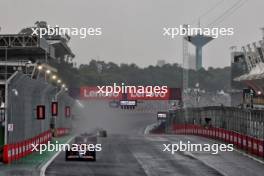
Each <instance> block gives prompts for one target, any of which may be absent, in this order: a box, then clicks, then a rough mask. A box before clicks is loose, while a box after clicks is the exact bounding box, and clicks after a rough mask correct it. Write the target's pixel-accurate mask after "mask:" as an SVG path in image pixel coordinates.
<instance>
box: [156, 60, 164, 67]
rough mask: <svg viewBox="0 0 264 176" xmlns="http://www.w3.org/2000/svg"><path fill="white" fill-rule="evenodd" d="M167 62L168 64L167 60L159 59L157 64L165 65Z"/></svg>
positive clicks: (159, 65)
mask: <svg viewBox="0 0 264 176" xmlns="http://www.w3.org/2000/svg"><path fill="white" fill-rule="evenodd" d="M165 64H166V61H165V60H158V61H157V66H158V67H163V66H164V65H165Z"/></svg>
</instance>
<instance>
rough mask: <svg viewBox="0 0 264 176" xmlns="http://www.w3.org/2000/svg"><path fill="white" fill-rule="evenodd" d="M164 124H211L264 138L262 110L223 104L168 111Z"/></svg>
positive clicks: (167, 126)
mask: <svg viewBox="0 0 264 176" xmlns="http://www.w3.org/2000/svg"><path fill="white" fill-rule="evenodd" d="M166 124H167V125H166V128H167V129H169V128H170V126H171V125H172V124H195V125H202V126H212V127H215V128H223V129H226V130H230V131H236V132H239V133H241V134H245V135H249V136H253V137H256V138H260V139H264V110H249V109H241V108H236V107H224V106H212V107H202V108H187V109H182V110H175V111H169V117H168V119H167V122H166Z"/></svg>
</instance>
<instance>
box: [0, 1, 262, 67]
mask: <svg viewBox="0 0 264 176" xmlns="http://www.w3.org/2000/svg"><path fill="white" fill-rule="evenodd" d="M218 1H219V0H93V1H92V0H56V1H54V0H45V1H43V0H0V7H1V10H0V26H1V27H2V31H1V32H0V33H2V34H3V33H16V32H18V31H19V30H20V29H21V28H23V27H26V26H32V25H33V24H34V22H35V21H39V20H45V21H47V22H48V24H50V25H59V26H61V27H102V28H103V35H102V36H97V37H87V38H86V39H80V38H78V37H72V40H71V47H72V50H73V51H74V53H75V54H76V61H77V62H78V63H88V62H89V61H90V59H91V58H95V59H100V60H105V61H114V62H117V63H121V62H124V63H131V62H134V63H136V64H138V65H139V66H141V67H142V66H147V65H149V64H152V65H153V64H156V62H157V60H159V59H164V60H166V61H168V62H170V63H171V62H178V63H181V62H182V59H181V56H182V47H181V44H182V40H181V37H177V38H176V39H174V40H170V39H168V38H165V37H163V36H162V32H163V31H162V28H163V27H178V26H179V25H181V24H186V23H191V22H194V21H195V24H194V25H196V24H197V22H198V20H197V17H198V16H199V15H201V14H203V13H204V12H205V11H207V10H208V9H209V8H210V7H212V6H213V5H214V4H216V3H217V2H218ZM236 1H238V0H224V2H223V3H221V5H220V6H219V7H218V8H217V9H215V10H214V11H212V12H211V13H209V14H208V15H207V16H205V17H204V18H202V19H201V24H202V26H203V25H205V24H208V23H209V22H211V21H213V19H215V18H217V17H218V16H219V15H221V14H222V13H223V12H224V11H225V10H226V9H227V8H228V7H230V6H231V5H232V4H234V3H235V2H236ZM263 8H264V1H263V0H250V1H247V2H246V3H245V4H244V5H243V6H242V7H241V8H239V9H238V10H237V11H236V12H235V13H234V14H232V15H231V16H230V17H229V18H227V19H226V20H225V21H224V22H223V23H221V24H220V25H218V26H217V27H234V30H235V35H234V36H232V37H220V38H218V39H216V40H214V41H212V42H211V43H210V44H208V46H206V47H205V48H204V52H203V56H204V60H203V62H204V66H205V67H208V66H214V67H223V66H227V65H229V64H230V50H229V47H230V46H232V45H237V46H241V45H245V44H248V43H250V42H253V41H258V40H260V38H261V36H262V34H261V31H260V27H263V26H264V24H263V23H262V20H263V14H264V11H263Z"/></svg>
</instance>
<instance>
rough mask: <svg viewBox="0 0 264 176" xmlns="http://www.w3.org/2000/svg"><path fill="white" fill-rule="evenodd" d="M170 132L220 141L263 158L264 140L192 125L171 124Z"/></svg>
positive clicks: (220, 129)
mask: <svg viewBox="0 0 264 176" xmlns="http://www.w3.org/2000/svg"><path fill="white" fill-rule="evenodd" d="M171 130H172V131H171V132H173V133H175V134H186V135H189V134H190V135H199V136H203V137H206V138H212V139H216V140H221V141H223V142H225V143H230V144H234V146H236V147H237V148H239V149H241V150H244V151H246V152H248V153H250V154H253V155H256V156H259V157H262V158H264V152H263V148H264V140H263V139H257V138H255V137H251V136H247V135H243V134H240V133H237V132H234V131H229V130H225V129H222V128H214V127H204V126H201V125H193V124H173V125H172V127H171Z"/></svg>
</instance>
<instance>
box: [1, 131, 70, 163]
mask: <svg viewBox="0 0 264 176" xmlns="http://www.w3.org/2000/svg"><path fill="white" fill-rule="evenodd" d="M69 132H70V129H68V128H58V129H55V134H56V135H55V136H56V137H60V136H63V135H66V134H68V133H69ZM51 139H52V131H51V130H48V131H45V132H43V133H41V134H39V135H37V136H35V137H32V138H30V139H26V140H24V141H20V142H16V143H11V144H6V145H4V147H3V162H4V163H5V164H10V163H12V162H13V161H15V160H18V159H20V158H23V157H25V156H28V155H29V154H31V153H32V152H33V151H32V149H33V147H32V144H34V145H37V144H46V143H48V141H51Z"/></svg>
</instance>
